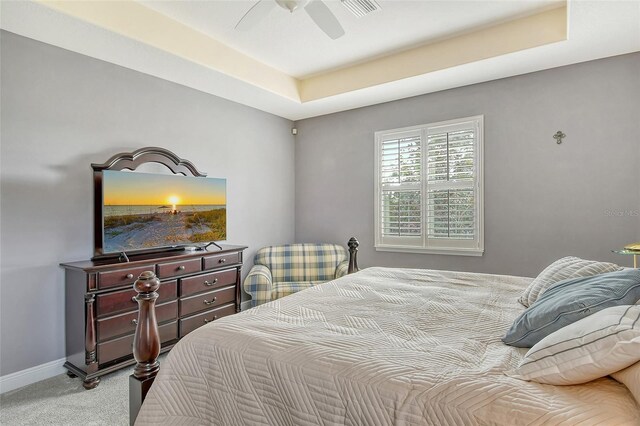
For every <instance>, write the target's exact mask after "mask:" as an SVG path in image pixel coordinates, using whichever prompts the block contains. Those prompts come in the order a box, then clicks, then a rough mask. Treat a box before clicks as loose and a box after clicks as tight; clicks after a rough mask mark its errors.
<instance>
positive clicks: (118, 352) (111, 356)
mask: <svg viewBox="0 0 640 426" xmlns="http://www.w3.org/2000/svg"><path fill="white" fill-rule="evenodd" d="M158 331H159V332H160V342H161V343H165V342H169V341H171V340H175V339H177V338H178V322H177V321H174V322H170V323H169V324H164V325H161V326H160V327H158ZM128 355H133V334H130V335H128V336H124V337H120V338H118V339H114V340H111V341H109V342H105V343H98V364H104V363H107V362H109V361H113V360H115V359H118V358H122V357H125V356H128Z"/></svg>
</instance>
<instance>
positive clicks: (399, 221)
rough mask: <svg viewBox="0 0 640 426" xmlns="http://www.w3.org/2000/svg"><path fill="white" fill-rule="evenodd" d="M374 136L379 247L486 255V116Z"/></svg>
mask: <svg viewBox="0 0 640 426" xmlns="http://www.w3.org/2000/svg"><path fill="white" fill-rule="evenodd" d="M375 139H376V183H375V191H376V192H375V193H376V207H375V217H376V236H375V241H376V250H380V251H406V252H417V253H434V254H459V255H469V256H481V255H482V253H483V251H484V238H483V231H484V223H483V215H482V213H483V184H482V181H483V179H482V148H483V116H476V117H468V118H462V119H458V120H451V121H446V122H441V123H432V124H426V125H422V126H414V127H408V128H403V129H394V130H384V131H380V132H376V134H375Z"/></svg>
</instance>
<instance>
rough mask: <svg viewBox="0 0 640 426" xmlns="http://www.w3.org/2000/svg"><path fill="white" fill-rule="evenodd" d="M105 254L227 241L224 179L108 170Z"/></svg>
mask: <svg viewBox="0 0 640 426" xmlns="http://www.w3.org/2000/svg"><path fill="white" fill-rule="evenodd" d="M102 192H103V210H102V214H103V223H104V228H103V237H104V251H105V252H106V253H111V252H121V251H129V250H140V249H151V248H160V247H172V246H178V245H189V244H192V245H199V244H202V243H208V242H210V241H223V240H226V229H227V208H226V207H227V197H226V179H217V178H206V177H190V176H181V175H163V174H151V173H138V172H127V171H114V170H107V171H105V172H104V175H103V184H102Z"/></svg>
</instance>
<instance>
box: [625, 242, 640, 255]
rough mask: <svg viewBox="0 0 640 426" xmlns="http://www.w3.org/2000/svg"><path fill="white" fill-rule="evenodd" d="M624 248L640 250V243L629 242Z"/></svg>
mask: <svg viewBox="0 0 640 426" xmlns="http://www.w3.org/2000/svg"><path fill="white" fill-rule="evenodd" d="M624 249H625V250H631V251H640V243H631V244H627V245H626V246H624ZM639 254H640V253H639Z"/></svg>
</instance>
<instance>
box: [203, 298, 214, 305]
mask: <svg viewBox="0 0 640 426" xmlns="http://www.w3.org/2000/svg"><path fill="white" fill-rule="evenodd" d="M215 301H216V297H215V296H213V299H211V301H208V300H207V299H204V300H203V302H204V304H205V305H210V304H212V303H213V302H215Z"/></svg>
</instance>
